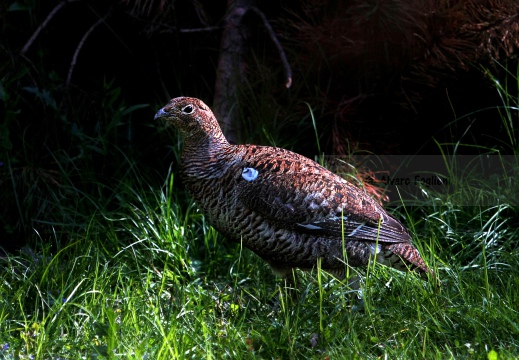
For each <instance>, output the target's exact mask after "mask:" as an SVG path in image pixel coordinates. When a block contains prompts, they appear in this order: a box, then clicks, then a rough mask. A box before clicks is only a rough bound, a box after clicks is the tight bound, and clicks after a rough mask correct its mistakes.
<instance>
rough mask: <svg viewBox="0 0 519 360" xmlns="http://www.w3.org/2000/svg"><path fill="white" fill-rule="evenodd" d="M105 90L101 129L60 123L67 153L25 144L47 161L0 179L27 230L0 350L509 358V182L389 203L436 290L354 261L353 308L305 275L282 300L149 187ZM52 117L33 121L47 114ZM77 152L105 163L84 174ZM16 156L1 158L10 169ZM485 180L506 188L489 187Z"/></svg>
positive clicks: (512, 313)
mask: <svg viewBox="0 0 519 360" xmlns="http://www.w3.org/2000/svg"><path fill="white" fill-rule="evenodd" d="M106 87H107V93H108V95H109V96H108V97H107V99H108V100H107V102H108V103H105V104H104V105H103V110H104V111H105V112H106V113H105V114H100V115H99V116H100V119H101V120H102V119H105V120H106V119H110V121H111V122H108V123H107V124H108V126H106V127H100V129H101V130H99V131H98V132H93V133H92V131H91V132H87V131H86V130H84V129H73V132H72V135H73V139H74V141H73V142H71V144H69V148H70V149H72V150H70V149H69V151H68V152H65V151H63V152H62V151H57V150H49V151H48V152H46V151H43V150H40V152H39V153H38V155H37V156H35V158H36V157H40V156H41V157H43V158H45V160H46V159H48V158H51V160H52V161H50V163H51V164H53V165H54V164H56V166H55V167H54V168H53V169H54V170H52V171H51V170H49V169H46V168H45V167H41V168H38V167H36V166H34V167H32V168H31V167H25V168H23V169H22V170H20V174H19V176H18V177H15V176H14V175H13V174H11V175H12V176H11V178H12V181H13V189H14V190H19V189H20V188H21V189H22V190H19V192H18V193H19V194H21V195H24V194H25V197H22V196H21V195H20V198H16V201H17V204H18V205H17V209H18V210H19V211H20V214H19V218H20V219H21V220H20V224H18V227H20V228H23V229H25V230H27V229H30V230H33V234H35V235H34V238H35V240H34V241H32V242H31V243H30V245H29V246H26V247H24V248H23V249H22V250H21V251H20V252H17V253H12V254H9V255H7V256H3V257H0V359H33V358H34V359H79V358H88V359H91V358H92V359H97V358H99V359H107V358H109V359H111V358H124V359H176V358H181V359H184V358H190V359H201V358H203V359H205V358H207V359H213V358H214V359H220V358H229V359H379V358H380V359H386V358H387V359H420V358H426V359H450V358H452V359H464V358H469V359H472V358H474V359H475V358H478V359H481V358H486V357H488V358H489V359H495V356H496V355H497V356H498V357H499V359H508V358H518V357H519V312H518V305H517V304H519V291H518V290H517V289H518V288H519V248H518V247H517V244H518V243H519V222H518V220H517V219H518V218H519V216H518V215H519V214H518V209H517V207H515V204H513V203H511V201H512V200H514V197H513V194H515V193H517V192H516V191H515V190H516V186H517V185H516V184H515V182H513V181H512V182H510V183H507V182H499V181H501V180H500V179H488V181H486V182H485V181H474V180H475V179H476V180H477V179H478V178H479V177H478V176H477V174H475V175H473V176H470V177H467V178H463V179H459V182H458V183H456V184H455V185H456V188H455V189H454V190H455V191H452V192H450V193H449V194H437V193H433V192H432V191H429V192H424V193H423V194H422V195H423V197H422V198H420V199H417V200H418V201H419V202H420V204H422V205H421V206H413V207H405V206H403V205H402V206H400V207H399V208H396V209H393V210H392V211H393V212H395V214H396V216H397V217H398V218H400V219H402V221H403V222H404V223H405V225H406V226H407V227H408V228H409V229H410V231H411V234H412V236H413V239H414V242H415V245H416V246H417V247H418V248H419V250H420V251H421V253H422V255H423V256H424V258H425V261H426V262H427V263H428V264H429V265H430V266H431V267H432V269H433V270H434V271H435V273H436V274H437V275H438V276H439V278H440V279H441V281H442V285H441V286H439V287H438V286H437V285H436V283H435V282H434V281H431V282H425V281H422V280H420V279H419V278H417V277H416V276H414V275H412V274H403V273H399V272H396V271H393V270H391V269H387V268H384V267H381V266H376V265H375V266H370V267H369V268H368V269H365V270H364V272H365V273H367V276H366V277H365V278H364V286H363V288H362V294H363V303H359V302H358V301H357V300H356V299H355V297H354V296H352V295H351V294H350V291H349V290H348V288H347V286H346V285H345V284H343V283H341V282H340V281H337V280H335V279H332V278H331V277H330V276H328V275H327V274H325V273H321V272H319V271H318V270H315V271H314V272H312V273H308V274H300V275H301V281H300V287H299V289H298V290H299V291H298V295H297V296H296V297H291V296H289V295H290V294H285V292H284V291H281V287H282V283H281V280H280V279H277V278H276V277H275V276H274V275H273V274H272V273H271V271H270V269H269V268H268V266H267V265H266V264H265V262H263V261H262V260H261V259H259V258H258V257H257V256H255V255H254V254H252V253H251V252H250V251H248V250H247V249H243V248H242V247H241V246H240V245H239V244H230V243H228V242H227V241H226V240H225V239H224V238H223V237H222V236H220V235H219V234H218V233H217V232H216V231H215V230H214V229H212V228H211V227H210V226H209V225H208V224H207V223H205V221H204V218H203V217H202V216H201V214H200V213H199V212H198V211H197V208H196V206H194V205H193V204H192V203H191V201H190V200H189V198H188V197H186V195H185V193H184V192H183V189H182V188H181V187H180V186H179V185H178V184H177V181H176V178H175V174H174V172H173V171H171V172H170V173H169V174H168V175H167V177H165V179H164V183H163V184H162V185H160V183H159V182H157V181H154V180H153V179H152V178H153V176H150V175H149V174H146V175H144V174H142V173H141V172H139V171H138V170H137V169H139V168H140V167H139V166H138V165H137V164H136V163H135V162H134V161H133V160H131V159H130V158H129V157H128V156H126V152H125V151H123V150H120V148H119V147H117V146H113V144H114V143H116V144H121V143H122V144H124V143H123V142H122V139H124V136H123V135H121V133H122V134H124V133H125V132H120V133H118V132H117V129H121V128H123V129H126V127H124V126H126V125H125V124H126V123H127V121H129V120H128V117H129V116H130V114H131V113H132V112H133V111H135V110H136V109H137V108H139V107H140V106H137V107H136V106H129V107H128V106H125V105H124V103H122V102H120V101H119V91H117V90H114V89H112V87H111V84H106ZM498 90H499V91H500V92H502V93H503V94H504V95H503V96H502V98H503V99H504V100H503V102H504V103H503V106H502V107H500V109H501V110H502V113H501V114H502V118H503V123H504V126H505V128H506V134H507V136H508V137H509V141H508V142H509V143H510V147H511V149H512V152H513V153H514V154H515V155H516V156H517V154H518V153H519V150H518V148H517V142H516V140H517V139H519V136H518V129H519V124H518V123H517V119H518V117H517V97H514V96H511V95H510V92H509V90H508V87H507V86H501V87H498ZM18 100H19V101H22V97H20V98H19V99H18ZM9 104H10V105H13V109H14V108H15V107H14V105H15V102H14V101H12V100H11V101H10V103H9ZM258 106H261V104H260V101H258ZM11 113H12V114H14V113H15V111H14V110H12V111H11ZM258 113H260V112H258ZM59 114H60V111H59V109H56V111H55V112H52V111H50V112H49V115H47V116H49V117H50V116H52V117H55V121H56V123H58V124H59V122H60V121H61V120H62V119H61V118H60V117H59V116H58V115H59ZM114 114H115V115H114ZM8 120H9V121H10V122H11V123H12V124H15V123H16V121H15V120H16V119H15V117H14V115H13V117H12V118H10V119H8ZM101 120H100V121H101ZM308 120H309V121H310V120H311V119H310V116H309V117H308ZM13 126H14V125H13ZM55 128H57V127H55ZM53 129H54V127H53ZM0 130H1V129H0ZM71 131H72V130H71ZM96 131H97V130H96ZM4 132H6V131H4ZM19 133H20V134H21V133H23V131H20V132H19ZM55 135H56V137H57V138H58V136H57V135H58V133H56V134H55ZM118 135H119V136H118ZM317 138H318V137H317ZM172 142H174V143H178V141H172ZM22 143H23V144H24V146H26V149H27V151H26V152H27V153H37V151H36V150H37V149H36V150H35V149H32V148H31V142H23V141H22ZM151 143H153V141H151ZM9 146H11V145H9ZM118 146H121V147H122V145H118ZM439 146H440V149H441V150H442V151H443V152H444V154H446V156H445V161H446V163H447V165H448V167H449V168H451V169H452V170H453V171H454V170H455V166H456V164H455V163H454V162H452V159H453V157H451V156H450V155H456V149H459V148H460V147H462V146H463V145H462V144H459V143H455V144H439ZM5 147H6V149H7V148H8V146H5ZM448 149H451V153H449V154H448ZM24 150H25V147H24ZM481 150H482V153H483V152H485V153H488V152H489V150H492V154H494V155H496V154H498V153H499V152H498V151H497V150H496V149H481ZM13 152H14V151H13ZM173 152H175V153H177V154H178V147H176V148H175V149H174V150H173ZM70 154H76V156H72V155H70ZM93 154H94V155H95V154H98V155H99V156H95V157H94V156H93ZM447 154H448V155H449V156H447ZM15 155H16V154H15ZM89 156H91V157H92V158H93V159H94V162H95V160H101V161H103V160H104V161H105V162H103V163H102V164H101V165H100V166H98V168H93V165H91V163H90V162H89V161H90V160H91V159H89ZM483 156H484V155H482V159H484V157H483ZM22 158H23V157H22V155H21V154H18V155H17V156H11V157H9V158H7V159H12V166H13V167H12V169H15V167H16V166H18V165H17V164H16V163H17V162H18V163H19V162H21V159H22ZM36 160H37V159H36ZM35 163H37V161H35ZM89 164H90V167H89ZM113 164H117V165H116V166H114V165H113ZM5 166H6V167H10V166H11V163H6V165H5ZM12 169H11V168H9V169H8V170H9V171H11V170H12ZM17 169H21V168H20V167H19V166H18V167H17ZM4 170H5V168H4ZM517 170H519V167H517V168H516V169H514V171H517ZM5 171H6V172H7V170H5ZM96 171H97V172H99V171H100V172H102V174H103V177H98V176H96V174H98V173H96ZM514 174H515V173H514ZM155 177H156V176H155ZM114 179H116V180H114ZM494 180H495V181H498V183H499V184H501V186H504V187H505V190H507V189H508V190H513V191H512V192H511V193H508V195H507V196H505V197H503V196H502V194H503V193H501V192H497V191H494V190H495V186H496V184H494V183H492V181H494ZM22 185H23V186H22ZM24 186H25V187H24ZM27 189H28V190H27ZM26 190H27V191H26ZM18 193H17V194H18ZM505 194H507V193H506V192H505ZM478 196H482V197H483V198H484V200H485V201H484V202H483V203H487V204H494V205H491V206H484V205H483V204H479V203H477V202H476V201H475V198H477V197H478ZM7 198H8V196H7V193H4V194H0V199H2V200H3V199H7ZM18 200H19V201H18ZM466 204H473V205H472V206H467V205H466ZM3 211H5V210H3ZM24 211H27V213H25V212H24ZM35 214H36V215H35ZM7 215H11V216H14V217H17V216H18V214H14V215H13V214H12V213H11V214H7V213H6V216H7ZM35 218H38V219H44V220H41V221H39V222H38V221H34V219H35ZM22 220H23V221H22ZM6 223H7V221H6ZM4 226H6V225H4ZM13 227H14V226H13ZM42 229H44V230H45V231H43V230H42ZM279 293H281V295H279Z"/></svg>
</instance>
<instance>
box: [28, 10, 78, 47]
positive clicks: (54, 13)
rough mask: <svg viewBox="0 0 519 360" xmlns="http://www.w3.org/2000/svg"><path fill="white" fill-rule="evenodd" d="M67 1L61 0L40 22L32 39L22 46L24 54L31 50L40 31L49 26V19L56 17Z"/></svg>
mask: <svg viewBox="0 0 519 360" xmlns="http://www.w3.org/2000/svg"><path fill="white" fill-rule="evenodd" d="M66 3H68V0H63V1H60V2H59V3H58V5H56V6H55V7H54V9H52V11H51V12H50V13H49V15H47V17H46V18H45V20H43V22H42V23H41V24H40V26H38V28H37V29H36V31H35V32H34V33H33V34H32V36H31V37H30V39H29V40H28V41H27V42H26V43H25V45H24V47H23V48H22V51H21V53H22V55H24V54H25V53H26V52H27V51H28V50H29V48H30V47H31V45H32V43H33V42H34V41H35V40H36V38H37V37H38V35H40V32H41V31H42V30H43V29H44V28H45V27H46V26H47V24H48V23H49V21H51V19H52V18H53V17H54V15H56V13H57V12H58V11H60V10H61V8H62V7H63V6H65V4H66Z"/></svg>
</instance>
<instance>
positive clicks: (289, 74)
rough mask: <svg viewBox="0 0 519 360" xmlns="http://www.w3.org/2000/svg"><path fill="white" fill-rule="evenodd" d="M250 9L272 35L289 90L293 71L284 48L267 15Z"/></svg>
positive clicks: (258, 10)
mask: <svg viewBox="0 0 519 360" xmlns="http://www.w3.org/2000/svg"><path fill="white" fill-rule="evenodd" d="M249 9H250V10H252V11H254V12H255V13H256V14H257V15H258V16H259V17H260V18H261V20H262V21H263V25H264V26H265V28H266V29H267V32H268V33H269V35H270V39H271V40H272V42H273V43H274V45H275V46H276V48H277V50H278V52H279V57H280V58H281V62H282V63H283V66H284V68H285V75H286V77H287V82H286V84H285V86H286V87H287V89H288V88H289V87H290V86H291V85H292V69H291V68H290V64H289V63H288V60H287V57H286V55H285V51H284V50H283V47H282V46H281V44H280V43H279V40H278V38H277V36H276V34H275V33H274V29H272V26H271V25H270V23H269V21H268V20H267V17H266V16H265V14H264V13H263V12H262V11H261V10H260V9H258V8H257V7H256V6H251V7H250V8H249Z"/></svg>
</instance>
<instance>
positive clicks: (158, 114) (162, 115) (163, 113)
mask: <svg viewBox="0 0 519 360" xmlns="http://www.w3.org/2000/svg"><path fill="white" fill-rule="evenodd" d="M166 116H168V113H167V112H165V111H164V108H162V109H160V110H159V111H157V113H156V114H155V118H154V119H155V120H157V119H159V118H162V117H166Z"/></svg>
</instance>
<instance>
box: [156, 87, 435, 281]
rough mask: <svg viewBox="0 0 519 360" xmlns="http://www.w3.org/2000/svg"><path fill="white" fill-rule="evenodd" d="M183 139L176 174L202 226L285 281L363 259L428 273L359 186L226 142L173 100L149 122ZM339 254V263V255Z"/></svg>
mask: <svg viewBox="0 0 519 360" xmlns="http://www.w3.org/2000/svg"><path fill="white" fill-rule="evenodd" d="M159 118H160V119H164V120H166V121H168V122H170V123H171V124H173V125H174V126H175V127H176V128H177V129H178V130H179V131H180V132H181V134H182V136H183V138H184V147H183V153H182V167H181V169H182V177H183V180H184V183H185V186H186V188H187V190H188V191H189V193H190V194H191V195H192V196H193V198H194V200H195V201H196V203H197V205H198V206H199V207H200V209H201V210H202V212H203V213H204V215H205V216H206V218H207V220H208V221H209V223H210V224H211V225H212V226H213V227H214V228H215V229H216V230H218V231H219V232H220V233H222V234H223V235H224V236H225V237H227V238H228V239H230V240H232V241H238V242H240V241H241V242H242V243H243V244H244V245H245V246H246V247H247V248H249V249H250V250H252V251H254V252H255V253H256V254H258V255H259V256H261V257H262V258H263V259H264V260H266V261H267V262H268V263H269V264H270V265H271V266H272V268H273V270H274V271H275V272H276V273H278V274H280V275H282V276H286V275H288V274H291V272H292V269H293V268H300V269H302V270H309V269H312V268H313V267H314V266H315V265H316V263H317V259H319V258H320V259H321V267H322V269H324V270H327V271H329V272H331V273H333V274H335V275H338V276H341V275H343V274H344V270H345V265H344V263H345V261H346V262H347V263H348V265H350V266H364V265H367V264H368V262H369V260H370V258H374V259H376V260H377V261H378V262H380V263H382V264H384V265H387V266H391V267H394V268H396V269H398V270H406V269H411V270H416V271H418V272H420V273H422V274H425V273H432V272H431V270H429V268H428V267H427V266H426V265H425V263H424V261H423V260H422V258H421V256H420V254H419V253H418V251H417V250H416V248H414V246H413V245H412V244H411V237H410V236H409V233H408V231H407V230H406V228H405V227H404V226H403V225H402V224H401V223H400V222H399V221H398V220H396V219H395V218H393V217H392V216H391V215H389V214H388V213H387V212H386V211H385V210H384V209H383V208H382V207H381V206H380V205H379V204H378V203H377V202H376V201H375V200H373V199H372V198H371V197H370V196H368V195H367V194H366V193H365V192H363V191H362V190H360V189H359V188H357V187H355V186H353V185H352V184H350V183H349V182H347V181H346V180H344V179H342V178H341V177H339V176H337V175H335V174H333V173H332V172H330V171H328V170H327V169H325V168H323V167H322V166H320V165H319V164H317V163H316V162H314V161H312V160H310V159H308V158H306V157H304V156H301V155H299V154H296V153H293V152H291V151H288V150H285V149H280V148H275V147H267V146H256V145H231V144H229V143H228V142H227V140H226V139H225V137H224V135H223V133H222V131H221V129H220V126H219V125H218V122H217V120H216V118H215V117H214V115H213V113H212V112H211V110H210V109H209V107H208V106H207V105H205V104H204V103H203V102H202V101H201V100H198V99H195V98H188V97H180V98H176V99H173V100H171V101H170V102H169V103H168V104H167V105H166V106H164V107H163V108H162V109H160V110H159V111H158V112H157V114H156V115H155V119H159ZM344 254H346V258H347V259H345V258H344V256H343V255H344Z"/></svg>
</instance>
